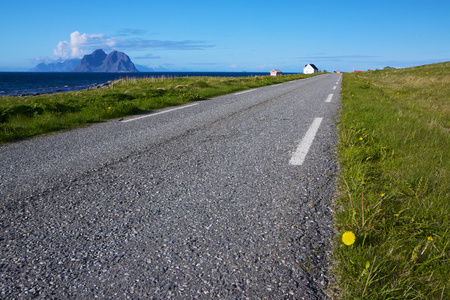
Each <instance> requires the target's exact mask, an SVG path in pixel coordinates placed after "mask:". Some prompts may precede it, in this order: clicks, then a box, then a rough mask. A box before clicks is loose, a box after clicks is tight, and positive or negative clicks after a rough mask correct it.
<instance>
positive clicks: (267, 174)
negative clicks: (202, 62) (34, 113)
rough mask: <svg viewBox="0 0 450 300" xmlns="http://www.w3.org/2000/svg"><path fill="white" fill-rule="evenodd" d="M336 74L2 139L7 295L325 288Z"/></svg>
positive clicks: (284, 292) (307, 293)
mask: <svg viewBox="0 0 450 300" xmlns="http://www.w3.org/2000/svg"><path fill="white" fill-rule="evenodd" d="M340 81H341V75H339V74H326V75H320V76H316V77H312V78H308V79H303V80H297V81H293V82H288V83H284V84H280V85H276V86H269V87H263V88H258V89H253V90H248V91H243V92H239V93H235V94H230V95H225V96H221V97H217V98H213V99H209V100H205V101H200V102H195V103H191V104H188V105H185V106H181V107H176V108H169V109H165V110H162V111H159V112H154V113H152V114H148V115H139V116H132V117H127V118H124V119H121V120H112V121H109V122H105V123H101V124H96V125H93V126H89V127H86V128H81V129H76V130H72V131H68V132H64V133H58V134H50V135H47V136H43V137H38V138H35V139H31V140H26V141H22V142H18V143H12V144H9V145H4V146H1V147H0V162H1V164H0V222H1V223H0V224H1V231H0V249H1V257H0V297H1V298H33V297H38V298H58V299H61V298H78V299H80V298H84V299H92V298H94V297H98V298H116V299H126V298H130V299H143V298H147V299H152V298H154V299H168V298H174V299H185V298H187V299H191V298H200V299H205V298H221V299H237V298H241V299H246V298H251V299H254V298H273V299H283V298H285V299H324V298H326V287H327V284H328V281H329V271H328V267H329V265H330V261H329V259H330V255H331V251H330V250H331V243H330V239H331V237H332V236H333V222H332V217H333V210H332V205H331V203H332V198H333V196H334V194H335V182H336V178H335V175H336V171H337V163H336V155H335V147H336V141H337V134H336V118H337V117H338V108H339V105H340V94H339V91H340V83H341V82H340Z"/></svg>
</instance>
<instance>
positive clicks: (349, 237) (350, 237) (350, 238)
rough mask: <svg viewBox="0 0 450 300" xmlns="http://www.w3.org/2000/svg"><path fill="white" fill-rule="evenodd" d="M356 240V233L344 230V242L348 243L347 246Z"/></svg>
mask: <svg viewBox="0 0 450 300" xmlns="http://www.w3.org/2000/svg"><path fill="white" fill-rule="evenodd" d="M355 240H356V236H355V234H354V233H353V232H351V231H346V232H344V234H343V235H342V242H343V243H344V244H345V245H347V246H350V245H353V243H354V242H355Z"/></svg>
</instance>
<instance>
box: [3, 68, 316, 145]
mask: <svg viewBox="0 0 450 300" xmlns="http://www.w3.org/2000/svg"><path fill="white" fill-rule="evenodd" d="M310 76H311V75H303V74H298V75H286V76H280V77H272V76H256V77H233V78H230V77H180V78H147V79H133V78H128V79H125V80H120V81H118V82H115V83H114V84H112V85H110V86H109V87H107V88H104V89H91V90H84V91H76V92H68V93H60V94H52V95H39V96H26V97H0V144H2V143H6V142H12V141H16V140H20V139H24V138H29V137H33V136H36V135H40V134H44V133H48V132H53V131H58V130H63V129H70V128H75V127H79V126H83V125H86V124H91V123H95V122H101V121H105V120H109V119H114V118H120V117H124V116H127V115H132V114H139V113H145V112H150V111H152V110H155V109H160V108H164V107H167V106H173V105H180V104H184V103H188V102H191V101H197V100H204V99H208V98H211V97H214V96H219V95H223V94H228V93H232V92H236V91H240V90H245V89H249V88H255V87H261V86H266V85H271V84H278V83H282V82H286V81H290V80H297V79H302V78H306V77H310Z"/></svg>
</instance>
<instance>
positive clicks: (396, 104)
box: [332, 62, 450, 299]
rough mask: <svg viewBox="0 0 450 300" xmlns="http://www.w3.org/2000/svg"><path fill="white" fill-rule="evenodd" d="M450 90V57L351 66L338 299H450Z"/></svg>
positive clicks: (344, 123)
mask: <svg viewBox="0 0 450 300" xmlns="http://www.w3.org/2000/svg"><path fill="white" fill-rule="evenodd" d="M449 95H450V62H447V63H441V64H434V65H427V66H421V67H415V68H408V69H400V70H389V71H371V72H365V73H358V74H344V80H343V88H342V114H341V119H340V124H339V146H338V153H339V164H340V169H341V170H340V171H341V172H340V183H339V191H340V195H339V198H338V199H337V202H336V204H337V207H338V208H339V209H338V211H337V212H336V216H335V217H336V220H335V222H336V228H337V230H338V232H339V235H338V238H337V239H336V244H335V250H334V261H335V267H334V273H335V274H336V277H337V283H336V284H335V285H334V286H333V288H332V290H334V291H335V296H336V297H337V298H339V299H450V290H449V288H450V286H449V283H450V272H449V270H450V267H449V266H450V263H449V254H450V247H449V242H450V226H449V225H450V224H449V211H450V201H449V200H450V174H449V172H450V101H449V100H450V98H449ZM348 231H350V232H353V233H354V234H355V235H356V240H355V241H353V239H352V236H351V234H347V235H343V234H344V232H348ZM344 243H345V244H344Z"/></svg>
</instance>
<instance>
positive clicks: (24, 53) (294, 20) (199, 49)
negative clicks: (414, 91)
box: [0, 0, 450, 72]
mask: <svg viewBox="0 0 450 300" xmlns="http://www.w3.org/2000/svg"><path fill="white" fill-rule="evenodd" d="M0 7H1V18H0V41H1V46H0V71H26V70H28V69H30V68H32V67H34V66H35V65H37V64H38V63H39V62H50V61H54V60H57V59H67V58H74V57H81V56H82V55H83V54H89V53H91V52H92V51H93V50H95V49H98V48H102V49H104V50H105V51H106V52H110V51H111V50H118V51H123V52H125V53H126V54H128V55H129V56H130V58H131V59H132V60H133V62H134V63H135V64H137V65H144V66H149V67H152V68H155V70H172V71H258V72H266V71H267V72H269V71H270V70H271V69H274V68H276V69H281V70H282V71H284V72H302V70H303V67H304V65H305V64H307V63H314V64H315V65H316V66H317V67H318V68H319V69H322V70H324V69H325V70H328V71H334V70H342V71H349V69H350V70H367V69H377V68H384V67H385V66H388V65H389V66H392V67H397V68H403V67H410V66H417V65H423V64H430V63H436V62H444V61H449V60H450V18H449V15H450V1H448V0H420V1H416V0H408V1H403V0H400V1H396V0H390V1H361V0H360V1H345V0H342V1H336V0H335V1H320V0H316V1H312V0H311V1H301V0H295V1H291V0H286V1H273V0H270V1H266V0H259V1H250V0H237V1H235V0H227V1H220V0H216V1H211V0H208V1H204V0H190V1H186V0H184V1H177V0H173V1H172V0H164V1H154V0H145V1H140V0H129V1H116V0H108V1H103V0H88V1H84V0H78V1H63V0H53V1H50V0H39V1H36V0H32V1H23V0H14V1H11V0H0Z"/></svg>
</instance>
